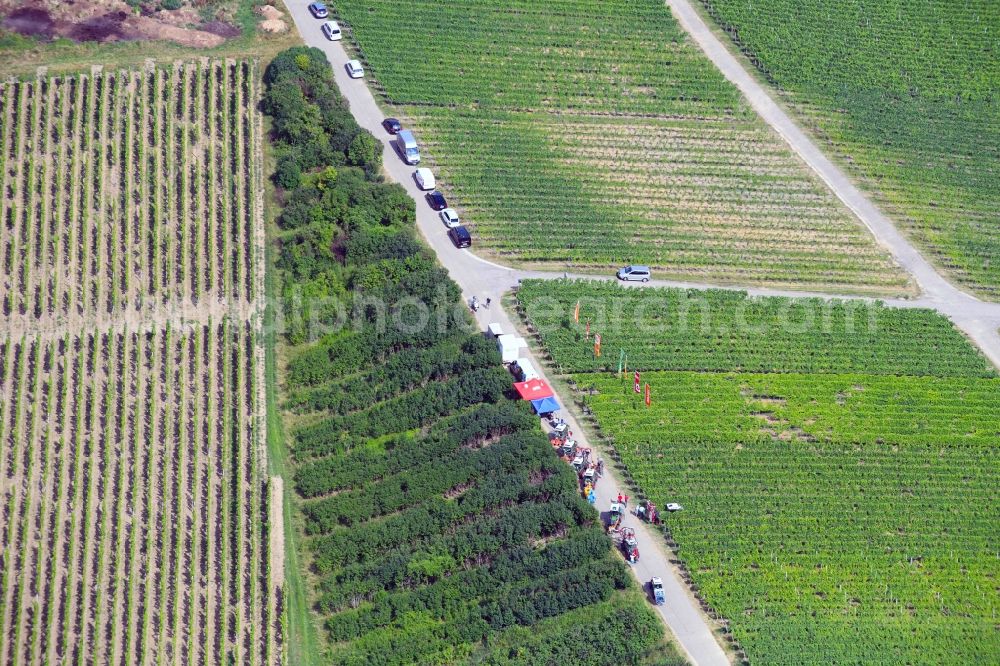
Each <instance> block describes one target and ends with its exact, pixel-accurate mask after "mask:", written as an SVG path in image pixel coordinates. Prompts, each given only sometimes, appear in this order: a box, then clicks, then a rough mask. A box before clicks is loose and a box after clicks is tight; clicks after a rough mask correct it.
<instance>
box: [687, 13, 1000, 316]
mask: <svg viewBox="0 0 1000 666" xmlns="http://www.w3.org/2000/svg"><path fill="white" fill-rule="evenodd" d="M701 4H703V5H704V6H705V8H706V9H707V10H708V12H709V13H710V14H711V15H712V16H713V18H715V19H716V21H717V22H718V23H719V25H720V26H721V27H722V28H723V29H725V30H726V31H727V32H728V33H729V34H730V35H731V36H732V37H733V39H734V41H735V42H736V43H737V46H739V48H741V49H742V50H743V51H744V53H746V54H747V55H748V56H749V58H750V61H751V62H752V63H753V64H754V65H755V66H756V67H757V68H758V69H759V70H760V72H761V73H762V74H763V75H764V76H766V77H767V78H768V79H770V80H771V81H772V82H773V83H774V84H775V85H776V86H777V87H778V89H779V91H780V92H781V93H782V94H783V96H784V97H785V99H786V100H787V101H788V102H789V103H790V104H789V105H790V106H791V107H792V109H793V110H794V111H795V112H797V113H798V115H799V117H800V118H801V119H802V124H803V125H804V126H805V127H809V128H816V130H817V135H818V138H819V139H820V140H821V141H823V142H824V143H826V145H827V146H828V147H829V149H830V150H831V151H832V152H834V153H835V154H836V155H837V156H838V157H839V158H840V160H841V162H842V163H843V164H845V165H847V168H849V169H851V170H852V171H853V173H854V175H856V176H857V177H859V179H860V180H862V182H864V183H865V184H866V185H867V187H868V189H869V191H870V192H871V193H872V195H873V196H875V197H877V198H878V199H879V203H880V204H881V206H882V207H883V208H884V209H885V210H886V212H887V213H889V214H890V215H891V216H892V217H893V218H894V219H895V220H896V221H897V222H898V223H899V224H900V225H901V226H903V227H905V228H906V229H907V230H909V231H910V232H911V234H912V237H913V238H914V239H915V240H916V241H917V242H918V243H920V245H921V246H922V248H923V249H924V250H925V251H927V252H928V254H929V255H930V257H931V258H933V259H935V260H936V261H937V263H938V264H939V265H940V266H941V267H942V268H944V269H945V270H946V271H948V272H949V273H951V274H952V275H953V276H954V277H955V278H956V279H957V280H958V281H960V282H962V283H963V284H965V285H968V286H969V287H971V288H973V289H975V290H977V291H979V292H980V293H982V294H983V295H985V296H987V297H989V298H991V299H993V300H996V299H997V298H998V297H1000V265H998V263H997V261H996V257H997V256H1000V236H998V234H997V233H996V228H997V212H996V211H997V209H998V208H1000V188H998V187H997V176H996V174H997V172H998V170H1000V149H998V146H1000V123H998V122H997V118H998V117H1000V65H998V62H1000V59H998V58H997V57H996V56H995V52H996V48H997V43H998V41H1000V4H998V3H996V2H992V1H991V0H972V1H970V2H962V3H953V2H941V0H885V1H884V2H877V3H869V2H864V1H863V0H843V1H842V2H837V3H829V2H798V1H797V0H769V1H768V2H767V3H763V4H762V3H758V2H753V1H752V0H701Z"/></svg>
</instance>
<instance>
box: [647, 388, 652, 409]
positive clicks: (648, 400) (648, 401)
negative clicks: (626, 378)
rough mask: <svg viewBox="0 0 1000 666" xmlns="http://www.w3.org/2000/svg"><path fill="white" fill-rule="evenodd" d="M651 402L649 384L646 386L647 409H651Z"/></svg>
mask: <svg viewBox="0 0 1000 666" xmlns="http://www.w3.org/2000/svg"><path fill="white" fill-rule="evenodd" d="M650 402H651V400H650V399H649V384H646V406H647V407H649V403H650Z"/></svg>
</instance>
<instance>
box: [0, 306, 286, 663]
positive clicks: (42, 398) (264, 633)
mask: <svg viewBox="0 0 1000 666" xmlns="http://www.w3.org/2000/svg"><path fill="white" fill-rule="evenodd" d="M258 345H259V341H258V340H257V333H256V332H255V331H254V329H253V326H252V325H251V324H249V323H243V324H239V323H234V322H230V321H229V320H226V321H223V322H221V323H218V324H210V325H206V326H202V327H198V328H195V329H193V330H186V329H180V330H178V329H174V328H169V327H168V328H166V329H165V330H162V331H155V332H138V331H130V332H124V333H122V332H117V333H88V334H81V335H78V334H71V333H67V334H65V335H64V336H63V337H61V338H58V339H51V340H43V339H41V338H23V339H20V340H9V339H8V340H5V341H3V342H2V343H0V363H2V366H0V394H2V395H3V396H4V400H3V409H2V413H0V434H2V437H0V442H2V451H0V453H2V455H0V477H2V478H3V480H4V485H3V488H4V493H3V498H2V500H3V507H4V510H3V514H2V519H0V533H2V534H3V535H4V540H3V545H2V551H0V552H2V562H3V580H4V581H5V583H6V584H5V585H4V586H3V604H2V607H3V609H4V612H3V616H2V627H3V636H4V641H3V645H4V653H3V655H2V659H3V660H4V661H6V662H7V663H36V662H48V663H52V662H56V661H60V662H65V663H94V662H114V663H140V662H151V661H164V660H169V661H174V660H184V661H187V662H192V663H209V662H213V663H219V662H222V661H224V660H230V659H234V660H235V661H237V662H239V663H272V662H275V661H277V660H278V659H279V657H280V655H278V654H277V653H276V652H275V640H276V639H275V636H274V632H275V631H277V626H278V625H277V622H276V620H277V618H276V617H274V615H273V613H274V608H275V600H274V599H273V598H272V597H273V595H274V591H273V590H272V589H271V586H270V584H269V580H270V576H269V572H268V571H267V562H268V559H267V552H266V547H267V541H266V530H265V527H264V524H265V522H266V520H267V507H266V505H265V502H264V501H263V500H262V498H263V497H265V496H266V492H267V488H266V482H265V479H264V477H263V474H262V470H263V469H264V461H263V460H261V457H260V456H261V449H260V446H259V444H258V442H259V438H260V437H261V434H262V433H261V432H260V427H261V424H260V422H259V419H257V413H258V410H259V408H260V405H258V404H257V400H258V399H259V398H258V392H257V390H256V384H255V382H256V381H257V379H256V377H257V372H256V368H255V366H256V364H257V362H258V358H257V352H256V348H257V346H258Z"/></svg>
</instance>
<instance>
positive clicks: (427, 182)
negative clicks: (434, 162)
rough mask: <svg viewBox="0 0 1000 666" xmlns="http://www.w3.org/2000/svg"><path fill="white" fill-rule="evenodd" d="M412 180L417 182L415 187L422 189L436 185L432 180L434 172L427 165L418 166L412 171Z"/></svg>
mask: <svg viewBox="0 0 1000 666" xmlns="http://www.w3.org/2000/svg"><path fill="white" fill-rule="evenodd" d="M413 180H415V181H416V182H417V187H419V188H420V189H422V190H433V189H434V188H435V187H437V183H436V182H434V173H433V172H432V171H431V170H430V169H428V168H427V167H420V168H419V169H417V170H416V171H414V172H413Z"/></svg>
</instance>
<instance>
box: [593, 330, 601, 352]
mask: <svg viewBox="0 0 1000 666" xmlns="http://www.w3.org/2000/svg"><path fill="white" fill-rule="evenodd" d="M594 358H601V334H600V333H594Z"/></svg>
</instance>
